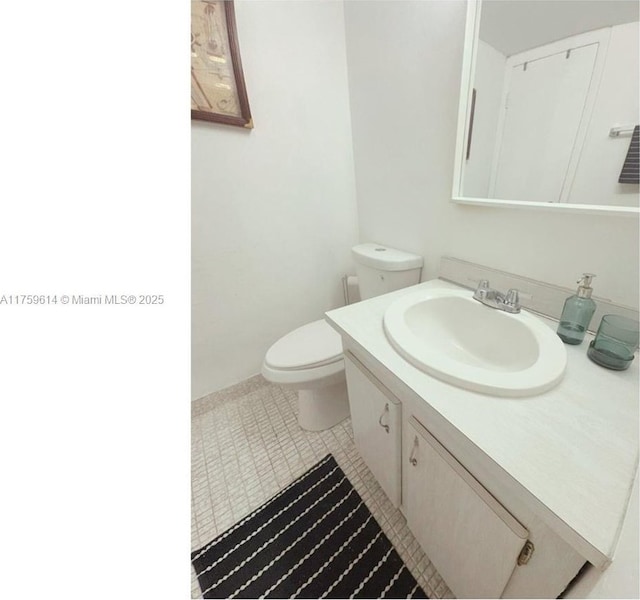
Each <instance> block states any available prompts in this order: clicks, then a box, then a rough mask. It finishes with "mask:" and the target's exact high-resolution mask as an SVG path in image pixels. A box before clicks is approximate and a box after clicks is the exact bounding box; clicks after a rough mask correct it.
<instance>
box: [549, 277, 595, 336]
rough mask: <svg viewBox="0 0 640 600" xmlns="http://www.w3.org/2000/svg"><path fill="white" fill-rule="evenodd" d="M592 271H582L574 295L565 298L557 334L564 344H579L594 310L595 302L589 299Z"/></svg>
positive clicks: (591, 290)
mask: <svg viewBox="0 0 640 600" xmlns="http://www.w3.org/2000/svg"><path fill="white" fill-rule="evenodd" d="M594 277H595V275H594V274H593V273H583V274H582V277H581V278H580V279H578V281H577V282H576V283H579V284H580V285H579V286H578V290H577V291H576V293H575V295H573V296H570V297H569V298H567V299H566V300H565V303H564V307H563V309H562V315H561V317H560V324H559V325H558V335H559V336H560V339H561V340H562V341H563V342H565V343H566V344H581V343H582V340H584V334H585V333H586V331H587V327H589V323H590V322H591V317H593V313H594V312H595V311H596V303H595V302H594V301H593V300H592V299H591V293H592V292H593V289H592V288H591V280H592V279H593V278H594Z"/></svg>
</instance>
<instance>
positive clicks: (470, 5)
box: [451, 0, 640, 217]
mask: <svg viewBox="0 0 640 600" xmlns="http://www.w3.org/2000/svg"><path fill="white" fill-rule="evenodd" d="M481 11H482V0H469V1H468V2H467V20H466V26H465V33H464V50H463V55H462V76H461V79H460V103H459V106H458V128H457V134H456V153H455V158H454V160H455V162H454V165H453V186H452V192H451V200H452V202H455V203H457V204H470V205H474V206H492V207H503V208H504V207H509V208H526V209H535V210H547V211H555V212H572V213H591V214H600V215H621V216H633V215H635V216H636V217H637V216H638V215H640V208H636V207H629V206H607V205H597V204H573V203H566V202H524V201H520V200H497V199H492V198H469V197H466V196H463V195H462V173H463V164H464V150H465V147H466V135H467V127H468V123H469V119H470V116H471V96H472V93H473V81H474V77H475V62H476V60H475V59H476V48H477V44H476V40H477V39H478V34H479V31H480V14H481Z"/></svg>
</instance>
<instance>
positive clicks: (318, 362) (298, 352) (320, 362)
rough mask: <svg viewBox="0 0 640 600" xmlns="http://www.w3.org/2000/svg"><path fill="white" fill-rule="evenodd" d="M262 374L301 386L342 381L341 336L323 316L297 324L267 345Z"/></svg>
mask: <svg viewBox="0 0 640 600" xmlns="http://www.w3.org/2000/svg"><path fill="white" fill-rule="evenodd" d="M262 375H263V376H264V377H265V378H266V379H267V380H269V381H272V382H274V383H279V384H280V385H292V386H295V387H299V388H304V389H313V388H318V387H322V386H326V385H331V384H334V383H339V382H341V381H344V377H345V376H344V360H343V355H342V339H341V338H340V335H339V334H338V333H337V332H336V331H335V330H334V329H333V328H332V327H331V326H330V325H329V324H328V323H327V322H326V321H325V320H324V319H320V320H318V321H313V322H312V323H307V324H306V325H303V326H302V327H298V329H295V330H294V331H292V332H291V333H288V334H287V335H285V336H284V337H282V338H280V339H279V340H278V341H277V342H276V343H275V344H273V346H271V348H269V350H268V351H267V354H266V356H265V358H264V362H263V364H262Z"/></svg>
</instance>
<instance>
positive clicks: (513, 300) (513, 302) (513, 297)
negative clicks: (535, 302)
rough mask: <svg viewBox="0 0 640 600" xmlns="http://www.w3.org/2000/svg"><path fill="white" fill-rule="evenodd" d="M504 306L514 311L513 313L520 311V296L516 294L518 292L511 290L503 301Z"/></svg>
mask: <svg viewBox="0 0 640 600" xmlns="http://www.w3.org/2000/svg"><path fill="white" fill-rule="evenodd" d="M504 304H505V306H508V307H510V308H512V309H514V311H515V312H519V311H520V296H519V294H518V290H516V289H515V288H511V289H510V290H509V291H508V292H507V295H506V296H505V299H504Z"/></svg>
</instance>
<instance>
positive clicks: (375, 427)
mask: <svg viewBox="0 0 640 600" xmlns="http://www.w3.org/2000/svg"><path fill="white" fill-rule="evenodd" d="M344 362H345V369H346V376H347V388H348V390H349V408H350V410H351V424H352V426H353V436H354V438H355V443H356V448H358V451H359V452H360V455H361V456H362V458H363V459H364V462H365V463H366V465H367V466H368V467H369V469H370V470H371V472H372V473H373V474H374V475H375V477H376V479H377V480H378V483H379V484H380V486H381V487H382V489H383V490H384V491H385V493H386V494H387V496H388V497H389V500H391V503H392V504H393V505H394V506H395V507H398V506H400V499H401V498H400V489H401V486H400V468H401V455H402V451H401V430H402V418H401V416H402V415H401V410H402V405H401V404H400V402H399V400H398V399H397V398H395V397H394V396H393V395H392V394H391V392H390V391H389V390H387V388H385V387H384V386H383V385H382V384H381V383H380V382H379V381H378V380H377V379H376V378H375V377H374V376H373V375H372V374H371V372H370V371H369V370H368V369H367V368H366V367H365V366H364V365H363V364H362V363H361V362H360V361H359V360H358V359H357V358H356V357H355V356H353V354H351V353H350V352H346V353H345V361H344Z"/></svg>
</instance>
